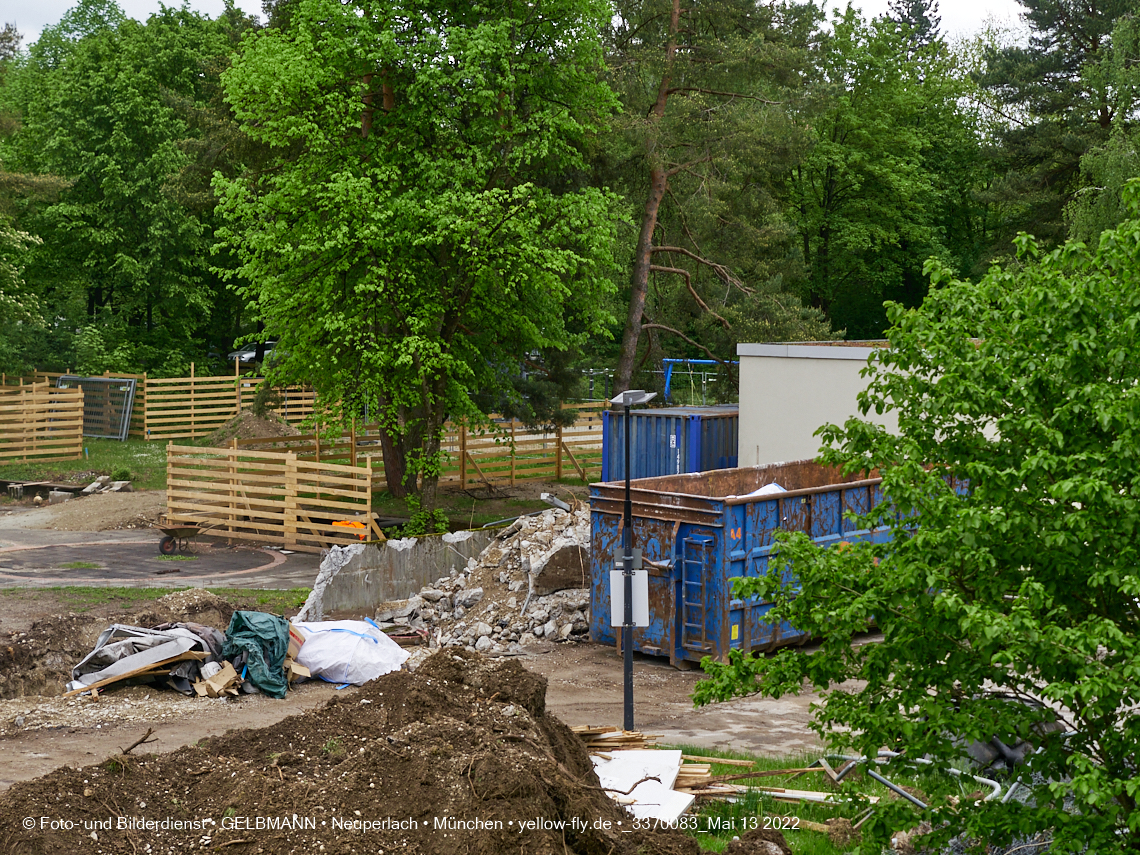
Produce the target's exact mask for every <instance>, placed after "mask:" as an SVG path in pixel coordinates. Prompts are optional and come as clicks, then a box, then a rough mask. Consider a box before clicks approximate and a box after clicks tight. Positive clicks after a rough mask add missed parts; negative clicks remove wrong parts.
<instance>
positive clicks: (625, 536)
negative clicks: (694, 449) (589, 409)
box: [610, 389, 657, 730]
mask: <svg viewBox="0 0 1140 855" xmlns="http://www.w3.org/2000/svg"><path fill="white" fill-rule="evenodd" d="M656 396H657V393H656V392H644V391H642V390H641V389H629V390H627V391H625V392H622V393H621V394H619V395H617V396H616V397H615V398H613V399H612V400H611V401H610V403H611V404H615V405H620V406H621V407H623V408H624V409H625V421H624V425H625V509H624V514H623V518H624V522H623V525H622V533H621V545H622V557H621V566H622V574H621V575H622V588H623V594H624V596H623V597H622V606H623V610H624V614H623V615H622V625H621V649H622V678H623V679H622V684H623V689H624V696H625V721H624V723H623V725H622V727H623V728H624V729H625V730H633V500H632V498H631V497H630V486H629V481H630V470H631V469H632V468H633V466H632V462H631V460H630V435H631V434H632V433H633V430H632V426H631V424H630V420H629V410H630V407H633V406H636V405H637V404H644V403H646V402H648V401H651V400H652V399H653V398H655V397H656ZM610 601H611V602H612V601H613V594H612V592H611V594H610Z"/></svg>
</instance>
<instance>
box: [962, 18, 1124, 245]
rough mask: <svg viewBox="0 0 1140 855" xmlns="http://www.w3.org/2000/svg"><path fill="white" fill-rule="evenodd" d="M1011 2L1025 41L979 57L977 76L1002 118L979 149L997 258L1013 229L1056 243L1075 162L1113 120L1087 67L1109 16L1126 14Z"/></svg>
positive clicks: (1109, 97)
mask: <svg viewBox="0 0 1140 855" xmlns="http://www.w3.org/2000/svg"><path fill="white" fill-rule="evenodd" d="M1019 2H1020V3H1021V5H1022V6H1024V7H1025V12H1024V13H1023V17H1024V20H1025V22H1026V23H1027V24H1028V25H1029V28H1030V34H1029V43H1028V44H1027V45H1026V44H1012V45H1006V46H1004V47H1000V48H996V49H994V50H991V51H989V53H988V55H987V58H986V68H985V70H984V72H983V73H982V74H981V75H980V78H979V83H980V84H981V85H982V86H983V87H985V88H986V89H988V90H989V92H990V93H991V94H992V95H993V97H994V98H995V100H996V101H997V103H998V105H999V106H1000V109H1001V110H1002V113H1003V115H1004V118H1005V127H1004V128H1003V129H1002V131H1001V132H1000V134H999V135H998V136H997V138H996V139H995V140H994V141H993V144H992V145H991V146H990V148H989V152H988V153H989V157H990V158H991V159H992V160H993V169H994V170H995V171H996V172H997V173H998V174H999V175H1000V180H999V181H997V182H995V183H994V185H993V187H992V188H989V189H987V191H986V192H985V193H984V194H983V196H982V198H983V199H984V200H985V201H986V202H988V203H991V204H994V205H996V206H999V207H1000V210H1001V212H1002V214H1003V219H1004V221H1003V222H1002V223H1001V226H1000V229H999V230H997V232H996V240H995V244H994V246H993V247H991V249H990V252H991V253H996V252H1005V251H1006V249H1007V248H1008V247H1009V245H1010V243H1009V242H1010V241H1011V240H1012V239H1013V236H1014V235H1015V234H1017V233H1018V232H1019V231H1027V232H1030V233H1031V234H1034V235H1036V236H1037V237H1038V238H1039V239H1041V240H1044V241H1046V242H1047V243H1053V244H1055V243H1059V242H1061V241H1062V240H1064V238H1065V236H1066V233H1067V228H1066V223H1065V216H1064V213H1065V209H1066V207H1067V206H1069V205H1070V204H1071V203H1072V201H1073V198H1074V194H1075V193H1076V192H1077V191H1078V189H1079V188H1080V186H1081V178H1080V172H1081V158H1082V157H1083V156H1084V155H1085V153H1086V152H1088V151H1089V150H1090V149H1092V148H1094V147H1097V146H1102V145H1104V144H1105V143H1106V142H1107V140H1108V138H1109V136H1110V132H1111V129H1112V126H1113V121H1114V117H1115V115H1116V106H1117V105H1116V103H1115V99H1114V96H1113V92H1112V91H1111V89H1110V88H1108V87H1106V86H1105V82H1106V81H1105V79H1104V78H1103V77H1100V76H1097V75H1090V74H1088V73H1087V69H1089V68H1090V67H1092V66H1095V65H1097V64H1099V63H1100V62H1101V58H1102V57H1103V56H1104V53H1105V51H1106V50H1107V49H1109V48H1110V47H1111V43H1112V30H1113V27H1114V25H1115V22H1116V21H1117V19H1119V18H1120V17H1121V16H1123V15H1126V14H1129V13H1132V12H1135V9H1136V2H1135V0H1101V2H1096V3H1073V2H1068V0H1019Z"/></svg>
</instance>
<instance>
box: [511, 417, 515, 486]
mask: <svg viewBox="0 0 1140 855" xmlns="http://www.w3.org/2000/svg"><path fill="white" fill-rule="evenodd" d="M511 486H512V487H513V486H515V420H514V419H511Z"/></svg>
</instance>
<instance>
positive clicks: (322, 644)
mask: <svg viewBox="0 0 1140 855" xmlns="http://www.w3.org/2000/svg"><path fill="white" fill-rule="evenodd" d="M293 627H294V628H295V629H297V630H298V631H299V632H300V633H301V635H302V636H303V637H304V639H305V643H304V644H302V645H301V649H300V650H299V651H298V652H297V664H298V665H304V666H305V667H306V668H308V669H309V673H311V674H312V675H313V676H314V677H320V678H321V679H322V680H328V681H329V682H330V683H352V684H354V685H357V686H359V685H362V684H363V683H367V682H368V681H369V680H375V679H376V678H377V677H379V676H381V675H383V674H388V673H390V672H392V671H399V670H400V666H401V665H403V664H404V660H405V659H407V658H408V654H407V652H405V650H404V649H403V648H402V647H400V645H398V644H397V643H396V642H394V641H393V640H392V639H390V638H389V637H388V636H387V635H385V634H384V633H383V632H382V631H381V630H380V629H379V628H377V627H376V626H373V625H372V624H369V623H366V622H364V621H362V620H325V621H313V622H311V623H294V624H293Z"/></svg>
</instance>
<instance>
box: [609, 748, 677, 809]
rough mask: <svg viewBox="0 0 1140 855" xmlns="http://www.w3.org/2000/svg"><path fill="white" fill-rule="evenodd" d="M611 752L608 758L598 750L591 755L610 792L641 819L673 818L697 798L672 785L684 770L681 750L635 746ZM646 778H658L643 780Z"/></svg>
mask: <svg viewBox="0 0 1140 855" xmlns="http://www.w3.org/2000/svg"><path fill="white" fill-rule="evenodd" d="M608 756H609V759H606V758H605V757H599V756H598V755H596V754H594V755H591V756H590V759H591V760H592V761H593V762H594V771H595V772H597V773H598V781H600V782H601V785H602V787H604V788H605V789H606V790H607V795H609V796H610V797H611V798H613V799H614V800H615V801H618V802H620V803H622V804H625V806H626V808H627V809H628V810H629V812H630V813H632V814H633V815H634V816H635V817H637V818H638V819H660V820H663V821H666V822H671V821H674V820H676V819H677V818H678V817H679V816H681V814H683V813H684V812H685V811H687V810H688V809H689V806H690V805H691V804H692V803H693V801H694V800H695V799H696V796H693V795H690V794H689V793H679V792H677V791H676V790H674V789H673V785H674V784H675V783H676V782H677V773H678V772H679V771H680V770H681V752H680V751H664V750H657V749H646V750H638V749H632V750H629V751H614V752H612V753H611V754H609V755H608ZM645 778H656V779H657V780H643V779H645ZM638 781H641V783H640V784H638V783H637V782H638ZM634 784H637V786H636V787H635V786H634Z"/></svg>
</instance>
